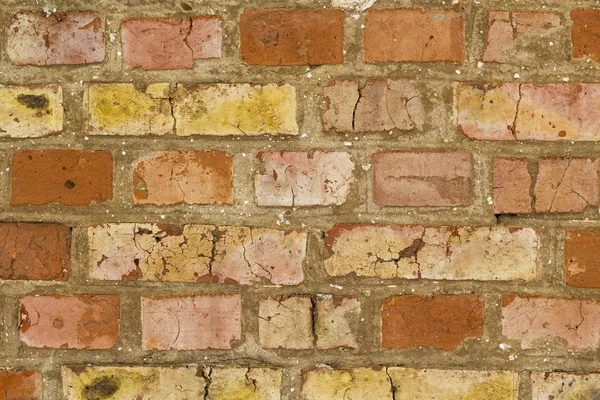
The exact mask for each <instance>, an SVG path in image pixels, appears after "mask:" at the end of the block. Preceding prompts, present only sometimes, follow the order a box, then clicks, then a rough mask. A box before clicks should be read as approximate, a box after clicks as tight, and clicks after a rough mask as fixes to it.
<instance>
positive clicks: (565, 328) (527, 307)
mask: <svg viewBox="0 0 600 400" xmlns="http://www.w3.org/2000/svg"><path fill="white" fill-rule="evenodd" d="M598 327H600V303H599V302H598V301H595V300H587V299H564V298H543V297H518V296H515V295H512V294H507V295H504V296H502V334H503V335H504V336H505V337H506V338H508V339H510V340H517V341H520V342H521V348H522V349H533V348H545V347H547V343H548V342H557V343H559V344H561V345H562V346H564V347H565V348H566V349H567V350H569V351H577V350H582V349H586V348H594V349H595V348H597V347H598V343H599V342H600V329H598Z"/></svg>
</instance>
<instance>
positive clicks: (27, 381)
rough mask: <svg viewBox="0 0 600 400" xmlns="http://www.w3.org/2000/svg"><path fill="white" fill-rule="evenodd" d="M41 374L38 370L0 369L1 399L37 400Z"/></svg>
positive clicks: (40, 388) (39, 396)
mask: <svg viewBox="0 0 600 400" xmlns="http://www.w3.org/2000/svg"><path fill="white" fill-rule="evenodd" d="M42 386H43V384H42V376H41V375H40V373H39V372H38V371H27V370H9V369H0V396H2V397H1V398H2V399H3V400H39V399H41V398H42Z"/></svg>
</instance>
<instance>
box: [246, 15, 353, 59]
mask: <svg viewBox="0 0 600 400" xmlns="http://www.w3.org/2000/svg"><path fill="white" fill-rule="evenodd" d="M343 50H344V12H343V11H342V10H333V9H314V10H312V9H304V10H245V11H244V13H243V14H242V16H241V17H240V51H241V56H242V62H245V63H247V64H254V65H319V64H342V63H343V62H344V54H343Z"/></svg>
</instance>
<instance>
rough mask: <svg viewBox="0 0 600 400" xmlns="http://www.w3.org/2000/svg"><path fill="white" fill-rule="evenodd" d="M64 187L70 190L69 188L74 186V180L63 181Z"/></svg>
mask: <svg viewBox="0 0 600 400" xmlns="http://www.w3.org/2000/svg"><path fill="white" fill-rule="evenodd" d="M65 187H66V188H67V189H69V190H70V189H73V188H74V187H75V182H73V181H66V182H65Z"/></svg>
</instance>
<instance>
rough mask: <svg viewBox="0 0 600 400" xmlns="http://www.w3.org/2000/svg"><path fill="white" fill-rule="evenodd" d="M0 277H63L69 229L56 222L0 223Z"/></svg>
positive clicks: (66, 270) (66, 271) (67, 264)
mask: <svg viewBox="0 0 600 400" xmlns="http://www.w3.org/2000/svg"><path fill="white" fill-rule="evenodd" d="M0 244H1V247H0V279H30V280H55V281H66V280H67V278H68V277H69V270H70V253H71V230H70V229H69V227H67V226H64V225H57V224H29V223H0Z"/></svg>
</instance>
